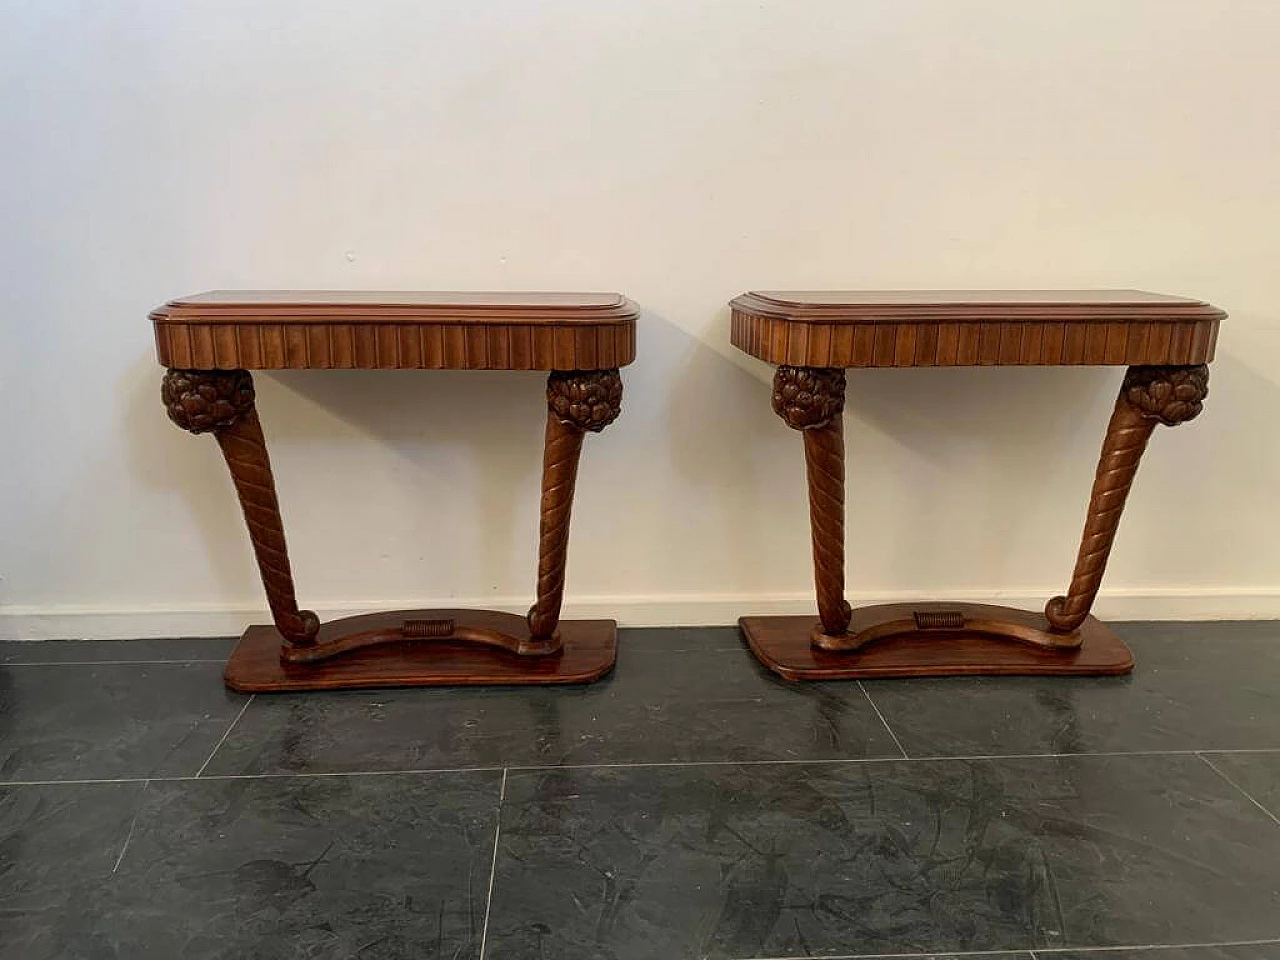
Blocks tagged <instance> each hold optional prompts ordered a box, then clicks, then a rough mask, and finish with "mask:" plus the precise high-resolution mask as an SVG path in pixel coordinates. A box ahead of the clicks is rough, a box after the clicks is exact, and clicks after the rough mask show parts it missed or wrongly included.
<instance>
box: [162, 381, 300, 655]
mask: <svg viewBox="0 0 1280 960" xmlns="http://www.w3.org/2000/svg"><path fill="white" fill-rule="evenodd" d="M161 399H162V400H163V401H164V405H165V409H166V410H168V412H169V419H170V420H172V421H173V422H174V423H176V424H177V425H178V426H180V427H182V429H184V430H189V431H190V432H191V433H195V434H200V433H206V432H212V433H213V435H214V436H215V437H216V438H217V440H218V446H219V447H221V448H222V456H223V458H224V459H225V460H226V462H227V469H228V470H230V471H231V480H232V482H233V483H234V484H235V487H236V495H237V496H238V497H239V498H240V509H241V510H242V511H243V513H244V522H245V526H246V527H248V529H249V540H250V542H251V543H252V544H253V554H254V557H256V558H257V561H258V572H259V573H260V574H261V575H262V586H263V587H264V588H265V590H266V593H267V605H268V606H269V607H270V608H271V619H272V620H273V621H275V625H276V629H277V630H279V631H280V635H281V636H282V637H283V638H284V639H285V641H286V643H287V644H288V645H289V646H294V645H298V646H310V645H311V644H312V643H313V642H314V640H315V636H316V632H317V631H318V630H319V629H320V621H319V619H318V618H317V617H316V615H315V614H314V613H312V612H311V611H310V610H299V609H298V601H297V599H296V597H295V595H294V589H293V574H292V572H291V571H290V569H289V551H288V548H287V547H286V546H285V539H284V523H283V521H282V520H281V519H280V504H279V502H278V501H277V500H276V485H275V478H274V477H273V476H272V475H271V460H270V459H269V458H268V456H267V442H266V439H265V438H264V437H263V435H262V424H261V423H260V422H259V421H258V410H257V406H256V404H255V400H254V393H253V378H252V377H251V376H250V375H249V373H248V371H245V370H231V371H218V370H212V371H200V370H170V371H168V372H167V373H166V374H165V377H164V382H163V383H162V385H161Z"/></svg>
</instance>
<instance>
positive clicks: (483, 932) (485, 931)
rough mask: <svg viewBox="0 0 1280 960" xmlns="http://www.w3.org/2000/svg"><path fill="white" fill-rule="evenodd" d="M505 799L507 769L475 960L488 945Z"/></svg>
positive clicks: (499, 801) (503, 778) (505, 770)
mask: <svg viewBox="0 0 1280 960" xmlns="http://www.w3.org/2000/svg"><path fill="white" fill-rule="evenodd" d="M506 799H507V768H506V767H503V768H502V786H501V787H499V788H498V819H497V821H496V822H495V823H494V825H493V861H492V862H491V863H490V864H489V892H488V894H486V896H485V900H484V926H483V927H482V928H481V929H480V953H479V955H478V957H477V960H484V951H485V948H486V946H487V945H488V943H489V914H490V913H492V912H493V881H494V878H495V877H496V876H497V874H498V841H499V840H500V839H501V838H502V804H503V803H504V802H505V801H506Z"/></svg>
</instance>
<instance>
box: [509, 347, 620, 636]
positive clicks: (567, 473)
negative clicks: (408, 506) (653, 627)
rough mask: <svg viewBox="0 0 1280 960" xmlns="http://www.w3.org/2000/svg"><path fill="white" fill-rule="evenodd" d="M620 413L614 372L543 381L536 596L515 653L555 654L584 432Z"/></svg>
mask: <svg viewBox="0 0 1280 960" xmlns="http://www.w3.org/2000/svg"><path fill="white" fill-rule="evenodd" d="M621 409H622V378H621V377H619V376H618V371H617V370H574V371H561V370H554V371H552V373H551V375H550V376H549V377H548V378H547V436H546V446H545V448H544V452H543V458H542V515H541V519H540V521H539V532H538V597H537V600H536V602H535V603H534V605H533V609H531V610H530V611H529V632H530V634H531V638H530V642H529V644H528V646H527V647H526V648H522V649H521V651H520V652H521V653H554V652H555V651H556V650H558V649H560V638H559V635H558V634H557V633H556V625H557V624H558V623H559V622H560V604H561V602H562V600H563V599H564V570H565V562H566V560H567V559H568V553H569V514H570V511H571V509H572V507H573V485H574V481H575V480H576V479H577V476H578V457H579V454H580V453H581V452H582V437H583V434H584V432H585V431H591V432H592V433H598V432H599V431H601V430H603V429H604V428H605V427H607V426H608V425H609V424H611V423H613V421H614V420H616V419H617V418H618V414H619V413H620V412H621Z"/></svg>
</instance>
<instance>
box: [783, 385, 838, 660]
mask: <svg viewBox="0 0 1280 960" xmlns="http://www.w3.org/2000/svg"><path fill="white" fill-rule="evenodd" d="M844 385H845V380H844V371H843V370H839V369H826V368H821V367H788V366H782V367H779V368H778V369H777V372H776V373H775V374H774V377H773V409H774V412H775V413H777V414H778V416H780V417H782V419H783V420H784V421H786V423H787V425H788V426H790V427H794V428H795V429H797V430H800V431H802V432H803V434H804V459H805V468H806V470H807V472H808V476H809V526H810V528H811V531H812V534H813V577H814V586H815V588H816V591H817V595H818V616H819V618H820V619H821V620H822V630H821V631H820V632H819V633H817V634H815V636H814V638H813V642H814V644H815V645H816V646H819V647H824V648H830V649H845V648H846V645H845V644H843V643H841V638H843V637H844V635H845V633H846V631H847V630H848V627H849V617H850V609H849V604H848V603H847V602H846V601H845V598H844V418H843V415H842V412H843V410H844Z"/></svg>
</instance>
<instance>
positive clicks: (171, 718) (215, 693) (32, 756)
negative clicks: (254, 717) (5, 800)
mask: <svg viewBox="0 0 1280 960" xmlns="http://www.w3.org/2000/svg"><path fill="white" fill-rule="evenodd" d="M245 699H246V698H245V697H242V696H240V695H239V694H234V693H231V692H229V691H227V690H226V689H225V688H224V687H223V685H222V666H221V665H220V664H217V663H164V664H156V663H150V664H91V665H76V666H72V665H57V666H33V665H23V666H8V667H0V781H15V780H91V779H98V778H103V779H113V778H121V777H160V776H192V775H194V774H195V773H196V772H197V771H198V770H199V769H200V766H201V765H202V764H203V763H204V762H205V760H206V759H207V758H208V756H209V754H210V753H211V752H212V751H213V748H214V746H215V745H216V744H217V743H218V740H219V739H220V738H221V737H222V735H223V733H225V732H226V730H227V727H228V726H229V725H230V723H231V721H232V720H234V719H235V716H236V714H237V713H238V712H239V711H240V708H241V707H242V705H243V704H244V702H245Z"/></svg>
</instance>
